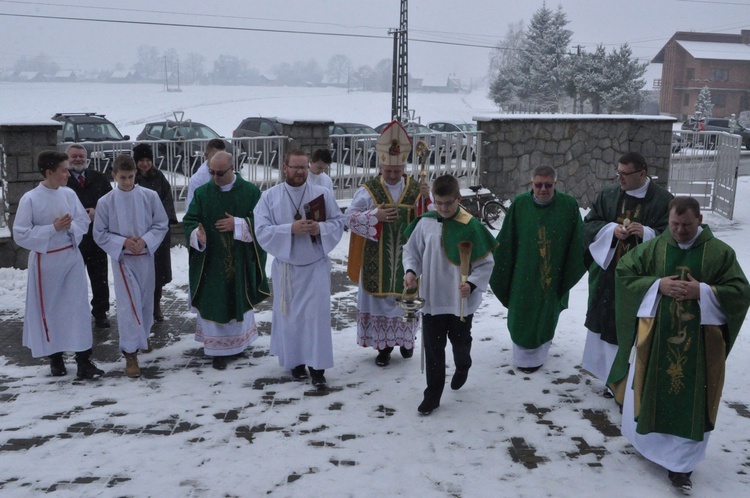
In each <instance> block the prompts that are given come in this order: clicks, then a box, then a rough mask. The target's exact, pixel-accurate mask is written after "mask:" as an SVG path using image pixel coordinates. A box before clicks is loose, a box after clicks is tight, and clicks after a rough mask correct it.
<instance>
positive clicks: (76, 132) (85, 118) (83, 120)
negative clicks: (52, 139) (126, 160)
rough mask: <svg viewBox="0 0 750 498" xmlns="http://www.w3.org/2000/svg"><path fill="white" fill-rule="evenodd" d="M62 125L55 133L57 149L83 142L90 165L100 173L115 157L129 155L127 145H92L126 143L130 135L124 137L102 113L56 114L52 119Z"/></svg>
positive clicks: (107, 170)
mask: <svg viewBox="0 0 750 498" xmlns="http://www.w3.org/2000/svg"><path fill="white" fill-rule="evenodd" d="M52 119H53V120H54V121H58V122H60V123H62V128H61V129H60V131H58V132H57V141H58V143H59V144H60V145H59V149H60V150H62V151H64V150H65V149H67V147H68V145H70V144H71V143H79V142H90V143H83V144H82V145H83V147H84V148H85V149H86V152H87V155H88V157H89V166H90V167H93V168H94V169H97V170H99V171H104V172H109V170H110V169H111V167H112V163H113V162H114V159H115V157H116V156H117V155H118V154H123V153H125V154H130V149H131V146H130V144H128V143H118V144H97V143H94V142H127V141H128V140H130V136H129V135H125V136H123V135H122V133H120V130H118V129H117V127H116V126H115V125H114V123H112V122H111V121H110V120H108V119H107V118H106V117H105V116H104V114H97V113H95V112H58V113H57V114H55V115H54V116H52Z"/></svg>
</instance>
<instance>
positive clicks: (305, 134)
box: [279, 119, 333, 155]
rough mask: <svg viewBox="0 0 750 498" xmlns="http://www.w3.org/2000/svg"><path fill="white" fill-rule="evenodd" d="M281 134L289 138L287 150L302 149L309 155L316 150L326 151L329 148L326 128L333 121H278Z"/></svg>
mask: <svg viewBox="0 0 750 498" xmlns="http://www.w3.org/2000/svg"><path fill="white" fill-rule="evenodd" d="M279 121H281V123H282V127H283V133H284V135H286V136H287V137H289V144H288V148H287V150H290V149H302V150H306V151H307V152H308V153H309V154H310V155H312V153H313V151H315V150H316V149H328V148H330V147H331V143H330V140H329V139H328V127H329V126H330V125H332V124H333V121H310V120H308V121H305V120H294V121H291V120H284V119H280V120H279Z"/></svg>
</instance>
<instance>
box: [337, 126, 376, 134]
mask: <svg viewBox="0 0 750 498" xmlns="http://www.w3.org/2000/svg"><path fill="white" fill-rule="evenodd" d="M344 131H345V132H346V134H347V135H377V134H378V132H377V131H375V129H374V128H370V127H369V126H365V125H361V126H345V127H344Z"/></svg>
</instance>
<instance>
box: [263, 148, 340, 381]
mask: <svg viewBox="0 0 750 498" xmlns="http://www.w3.org/2000/svg"><path fill="white" fill-rule="evenodd" d="M307 165H308V156H307V152H305V151H304V150H301V149H294V150H291V151H289V152H288V153H287V155H286V157H285V158H284V164H283V169H284V174H285V175H286V181H285V182H284V183H280V184H278V185H276V186H275V187H273V188H270V189H268V190H266V191H265V192H263V194H262V195H261V197H260V201H259V202H258V205H257V206H255V210H254V213H255V234H256V240H257V241H258V243H259V244H260V245H261V247H263V249H265V250H266V251H267V252H268V254H271V255H273V256H274V260H273V266H272V268H271V281H272V282H273V321H272V322H271V354H273V355H275V356H278V357H279V364H280V365H281V366H282V367H284V368H286V369H289V370H291V371H292V376H293V377H294V378H296V379H302V378H305V377H307V372H306V371H305V367H308V368H309V370H310V376H311V377H312V383H313V385H315V386H316V387H324V386H325V385H326V378H325V376H324V373H325V370H326V369H327V368H331V367H332V366H333V343H332V340H331V261H330V260H329V259H328V253H329V252H331V251H332V250H333V248H334V247H336V244H338V243H339V240H341V235H342V233H343V230H344V216H343V214H341V209H340V208H339V207H338V205H337V204H336V199H335V198H334V196H333V192H332V191H330V190H328V189H327V188H324V187H321V186H319V185H311V184H309V183H307V182H306V179H307V171H308V169H307ZM321 201H322V202H321ZM323 217H325V221H323ZM316 218H317V220H319V221H316Z"/></svg>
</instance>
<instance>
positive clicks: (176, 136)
mask: <svg viewBox="0 0 750 498" xmlns="http://www.w3.org/2000/svg"><path fill="white" fill-rule="evenodd" d="M213 138H223V137H221V136H219V134H218V133H216V132H215V131H214V130H212V129H211V128H209V127H208V126H206V125H204V124H203V123H198V122H197V121H191V120H189V119H188V120H181V121H177V120H172V119H167V120H164V121H154V122H153V123H146V125H145V126H144V127H143V131H142V132H141V133H140V134H139V135H138V137H137V139H138V140H169V141H171V142H174V143H171V144H167V143H164V142H162V143H159V144H156V147H157V151H158V155H159V156H164V158H165V161H166V164H163V163H160V161H159V160H158V158H155V161H154V164H155V165H156V166H157V167H158V168H160V169H166V170H173V171H176V172H178V173H182V172H183V164H189V165H190V170H191V171H192V172H193V173H195V171H196V170H197V169H198V167H199V166H200V165H201V164H202V163H203V150H204V148H205V143H206V142H208V141H209V140H211V139H213ZM225 142H226V151H227V152H229V153H230V154H233V153H234V148H233V147H232V144H231V143H230V142H229V141H225Z"/></svg>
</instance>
